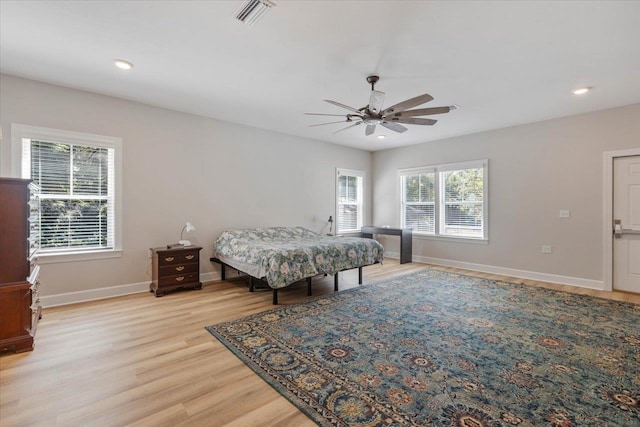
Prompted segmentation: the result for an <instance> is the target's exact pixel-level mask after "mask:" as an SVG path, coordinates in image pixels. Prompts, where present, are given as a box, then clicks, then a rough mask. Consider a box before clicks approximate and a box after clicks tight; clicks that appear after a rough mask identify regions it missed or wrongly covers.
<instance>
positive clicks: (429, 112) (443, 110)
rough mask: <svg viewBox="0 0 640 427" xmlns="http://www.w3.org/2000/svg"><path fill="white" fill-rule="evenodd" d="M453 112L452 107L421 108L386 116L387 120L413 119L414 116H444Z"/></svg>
mask: <svg viewBox="0 0 640 427" xmlns="http://www.w3.org/2000/svg"><path fill="white" fill-rule="evenodd" d="M451 110H453V108H451V107H433V108H420V109H417V110H405V111H401V112H399V113H391V114H389V115H387V116H386V118H387V119H390V118H392V117H413V116H430V115H432V114H444V113H448V112H449V111H451Z"/></svg>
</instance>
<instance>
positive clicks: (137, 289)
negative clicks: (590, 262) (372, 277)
mask: <svg viewBox="0 0 640 427" xmlns="http://www.w3.org/2000/svg"><path fill="white" fill-rule="evenodd" d="M384 255H385V257H386V258H391V259H400V254H399V253H398V252H385V253H384ZM413 259H414V260H415V261H417V262H422V263H426V264H434V265H442V266H445V267H454V268H464V269H466V270H473V271H481V272H483V273H492V274H500V275H503V276H511V277H519V278H521V279H531V280H539V281H542V282H550V283H558V284H561V285H570V286H577V287H580V288H589V289H597V290H603V289H604V282H603V281H601V280H591V279H583V278H579V277H569V276H560V275H556V274H547V273H538V272H535V271H527V270H516V269H513V268H505V267H496V266H493V265H485V264H475V263H471V262H463V261H454V260H449V259H441V258H433V257H424V256H418V255H414V256H413ZM217 280H220V274H219V273H217V272H209V273H201V274H200V281H201V282H203V283H206V282H213V281H217ZM149 283H150V281H147V282H139V283H129V284H126V285H118V286H109V287H106V288H98V289H88V290H86V291H77V292H67V293H63V294H55V295H47V296H41V297H40V302H41V304H42V306H43V307H57V306H60V305H68V304H76V303H79V302H87V301H95V300H100V299H105V298H113V297H119V296H124V295H131V294H137V293H142V292H149Z"/></svg>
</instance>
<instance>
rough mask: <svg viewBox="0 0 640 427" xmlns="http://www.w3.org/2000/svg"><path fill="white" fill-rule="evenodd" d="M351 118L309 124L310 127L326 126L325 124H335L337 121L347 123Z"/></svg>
mask: <svg viewBox="0 0 640 427" xmlns="http://www.w3.org/2000/svg"><path fill="white" fill-rule="evenodd" d="M348 121H349V120H340V121H339V122H328V123H317V124H315V125H309V127H310V128H312V127H315V126H324V125H333V124H336V123H347V122H348Z"/></svg>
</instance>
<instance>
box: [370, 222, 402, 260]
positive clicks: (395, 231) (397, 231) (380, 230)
mask: <svg viewBox="0 0 640 427" xmlns="http://www.w3.org/2000/svg"><path fill="white" fill-rule="evenodd" d="M360 233H362V237H366V238H368V239H372V238H373V235H374V234H389V235H391V236H400V264H406V263H408V262H411V252H412V251H413V233H412V232H411V230H410V229H408V228H386V227H369V226H367V227H362V228H361V229H360Z"/></svg>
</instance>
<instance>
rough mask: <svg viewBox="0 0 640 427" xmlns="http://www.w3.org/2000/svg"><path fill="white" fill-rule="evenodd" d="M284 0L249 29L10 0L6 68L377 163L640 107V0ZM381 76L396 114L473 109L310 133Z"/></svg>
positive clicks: (104, 5) (209, 20) (165, 14)
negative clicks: (332, 147)
mask: <svg viewBox="0 0 640 427" xmlns="http://www.w3.org/2000/svg"><path fill="white" fill-rule="evenodd" d="M275 2H276V3H277V6H276V7H275V8H273V9H272V10H271V11H270V12H269V13H267V14H266V15H265V16H264V19H263V20H262V21H260V22H258V23H257V24H256V25H254V26H253V27H248V26H246V25H244V24H241V23H240V22H238V21H236V20H235V19H234V17H233V15H234V12H236V10H237V9H238V7H239V6H240V5H241V4H242V0H237V1H175V2H174V1H153V2H152V1H119V2H106V1H85V2H80V1H43V2H39V1H8V0H2V1H0V16H1V17H0V70H1V71H2V72H3V73H7V74H11V75H16V76H22V77H26V78H31V79H35V80H41V81H45V82H49V83H54V84H59V85H63V86H68V87H72V88H78V89H84V90H88V91H92V92H97V93H102V94H107V95H112V96H116V97H120V98H125V99H130V100H134V101H139V102H144V103H147V104H151V105H157V106H161V107H166V108H170V109H174V110H178V111H184V112H188V113H193V114H199V115H202V116H207V117H214V118H217V119H222V120H226V121H230V122H235V123H241V124H245V125H249V126H255V127H258V128H264V129H269V130H274V131H278V132H284V133H287V134H291V135H297V136H301V137H307V138H313V139H317V140H324V141H329V142H332V143H336V144H341V145H346V146H352V147H356V148H361V149H365V150H370V151H375V150H380V149H385V148H391V147H398V146H402V145H409V144H416V143H421V142H426V141H432V140H436V139H442V138H446V137H451V136H456V135H462V134H468V133H474V132H479V131H483V130H488V129H496V128H502V127H507V126H513V125H517V124H522V123H528V122H534V121H540V120H545V119H550V118H554V117H561V116H567V115H573V114H579V113H584V112H589V111H595V110H600V109H605V108H611V107H616V106H621V105H627V104H633V103H638V102H640V2H637V1H628V2H614V1H603V2H597V1H582V2H581V1H568V2H562V1H554V2H540V1H533V2H525V1H513V2H506V1H504V2H502V1H500V2H480V1H470V2H465V1H447V2H444V1H443V2H427V1H424V2H421V1H368V2H365V1H284V0H275ZM115 58H123V59H126V60H129V61H131V62H133V63H134V64H135V67H134V69H133V70H131V71H129V72H123V71H121V70H119V69H117V68H115V66H114V65H113V59H115ZM370 74H377V75H379V76H380V77H381V79H380V82H379V83H378V84H377V86H376V89H377V90H381V91H383V92H385V93H386V101H385V105H386V106H390V105H391V104H395V103H397V102H400V101H402V100H404V99H407V98H410V97H413V96H416V95H419V94H422V93H429V94H431V95H432V96H433V97H434V98H435V100H434V101H432V102H430V103H429V104H426V105H424V106H423V107H434V106H442V105H451V104H454V103H455V104H458V105H460V107H461V109H460V110H457V111H453V112H451V113H449V114H445V115H439V116H433V118H435V119H438V120H439V122H438V123H437V124H436V125H435V126H414V125H407V127H408V128H409V131H408V132H405V133H404V134H397V133H394V132H391V131H388V130H386V129H383V128H380V126H378V128H379V129H378V130H377V131H376V135H379V134H385V135H387V138H386V139H384V140H379V139H377V138H375V136H370V137H365V136H364V127H363V126H359V127H356V128H353V129H349V130H347V131H345V132H342V133H339V134H337V135H332V132H333V131H335V130H338V129H340V128H341V127H343V125H342V124H334V125H327V126H319V127H311V128H310V127H309V125H310V124H314V123H322V122H323V121H333V120H331V119H334V118H329V120H324V118H322V117H310V116H305V115H303V114H302V113H304V112H318V113H336V114H341V113H347V111H346V110H344V111H343V110H341V109H340V108H338V107H335V106H333V105H330V104H328V103H325V102H323V99H332V100H335V101H339V102H341V103H344V104H347V105H351V106H353V107H356V108H360V107H362V106H364V105H365V104H366V103H367V101H368V98H369V90H370V87H369V85H368V84H367V83H366V81H365V78H366V76H368V75H370ZM580 86H593V87H594V90H593V91H591V92H590V93H589V94H588V95H585V96H582V97H577V96H575V95H572V94H571V90H572V89H574V88H577V87H580ZM382 131H384V132H382Z"/></svg>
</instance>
